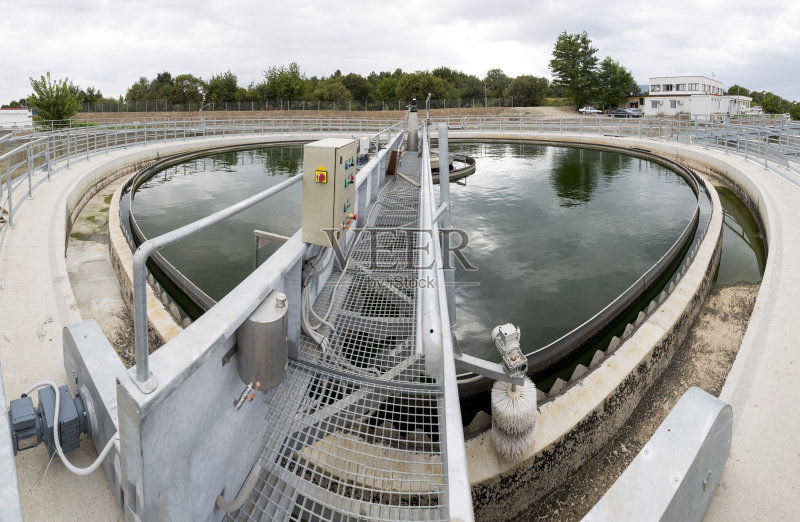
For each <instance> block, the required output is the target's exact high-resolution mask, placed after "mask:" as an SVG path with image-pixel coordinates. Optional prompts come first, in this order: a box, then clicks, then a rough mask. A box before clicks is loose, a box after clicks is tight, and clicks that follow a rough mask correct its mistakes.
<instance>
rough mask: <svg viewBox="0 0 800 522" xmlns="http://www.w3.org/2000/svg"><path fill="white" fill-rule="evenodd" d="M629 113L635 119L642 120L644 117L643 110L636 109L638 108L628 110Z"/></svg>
mask: <svg viewBox="0 0 800 522" xmlns="http://www.w3.org/2000/svg"><path fill="white" fill-rule="evenodd" d="M628 112H630V113H631V114H632V115H633V117H634V118H641V117H642V116H644V111H643V110H642V109H636V108H633V109H628Z"/></svg>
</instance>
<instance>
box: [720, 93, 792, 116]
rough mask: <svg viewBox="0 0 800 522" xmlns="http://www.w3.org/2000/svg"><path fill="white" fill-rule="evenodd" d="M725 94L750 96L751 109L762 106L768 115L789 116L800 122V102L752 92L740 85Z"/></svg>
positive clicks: (771, 94)
mask: <svg viewBox="0 0 800 522" xmlns="http://www.w3.org/2000/svg"><path fill="white" fill-rule="evenodd" d="M725 94H728V95H731V96H750V97H751V98H753V101H752V102H751V103H750V106H751V107H756V106H760V107H761V110H762V111H763V112H764V113H766V114H789V115H790V116H791V118H792V119H793V120H800V102H794V103H792V102H790V101H789V100H787V99H785V98H782V97H780V96H778V95H777V94H775V93H772V92H769V91H751V90H749V89H746V88H744V87H742V86H741V85H738V84H733V85H731V86H730V87H728V90H727V91H725Z"/></svg>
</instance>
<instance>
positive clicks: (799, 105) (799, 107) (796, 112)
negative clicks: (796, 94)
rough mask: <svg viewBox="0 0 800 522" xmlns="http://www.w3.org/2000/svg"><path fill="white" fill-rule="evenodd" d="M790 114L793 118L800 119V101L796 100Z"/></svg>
mask: <svg viewBox="0 0 800 522" xmlns="http://www.w3.org/2000/svg"><path fill="white" fill-rule="evenodd" d="M789 116H791V117H792V119H793V120H800V102H794V103H793V104H792V106H791V108H790V109H789Z"/></svg>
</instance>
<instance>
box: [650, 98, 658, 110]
mask: <svg viewBox="0 0 800 522" xmlns="http://www.w3.org/2000/svg"><path fill="white" fill-rule="evenodd" d="M650 108H652V109H658V102H657V101H655V100H652V101H651V102H650Z"/></svg>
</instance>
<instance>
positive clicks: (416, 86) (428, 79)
mask: <svg viewBox="0 0 800 522" xmlns="http://www.w3.org/2000/svg"><path fill="white" fill-rule="evenodd" d="M448 91H449V85H448V83H447V82H445V81H444V80H442V79H441V78H439V77H438V76H434V75H433V74H431V73H429V72H428V71H417V72H414V73H410V74H406V75H405V76H403V77H402V78H400V80H399V81H398V82H397V90H396V92H395V94H397V97H398V99H400V100H404V101H406V100H408V101H409V102H410V101H411V98H412V97H414V96H416V97H417V100H418V101H419V102H424V100H425V98H426V97H427V96H428V93H430V94H431V95H432V96H433V97H434V98H440V99H441V98H445V97H447V92H448ZM420 104H421V103H420Z"/></svg>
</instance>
